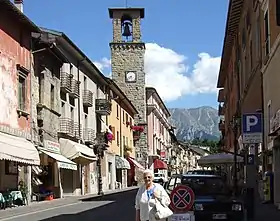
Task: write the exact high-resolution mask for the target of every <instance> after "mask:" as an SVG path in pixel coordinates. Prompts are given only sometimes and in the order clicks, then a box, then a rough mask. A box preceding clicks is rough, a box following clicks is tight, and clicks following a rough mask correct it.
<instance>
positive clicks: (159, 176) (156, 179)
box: [154, 173, 167, 183]
mask: <svg viewBox="0 0 280 221" xmlns="http://www.w3.org/2000/svg"><path fill="white" fill-rule="evenodd" d="M154 182H155V183H165V182H167V177H165V176H164V174H161V173H155V174H154Z"/></svg>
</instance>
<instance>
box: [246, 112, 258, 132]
mask: <svg viewBox="0 0 280 221" xmlns="http://www.w3.org/2000/svg"><path fill="white" fill-rule="evenodd" d="M257 123H258V118H257V117H256V116H255V115H251V116H247V117H246V131H251V127H254V126H256V125H257Z"/></svg>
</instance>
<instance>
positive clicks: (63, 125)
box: [58, 118, 74, 137]
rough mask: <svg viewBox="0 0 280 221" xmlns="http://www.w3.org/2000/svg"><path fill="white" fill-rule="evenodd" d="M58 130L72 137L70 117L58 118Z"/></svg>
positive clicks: (72, 122) (72, 129)
mask: <svg viewBox="0 0 280 221" xmlns="http://www.w3.org/2000/svg"><path fill="white" fill-rule="evenodd" d="M58 132H59V133H60V134H63V135H66V136H69V137H74V121H73V120H72V119H70V118H60V126H59V131H58Z"/></svg>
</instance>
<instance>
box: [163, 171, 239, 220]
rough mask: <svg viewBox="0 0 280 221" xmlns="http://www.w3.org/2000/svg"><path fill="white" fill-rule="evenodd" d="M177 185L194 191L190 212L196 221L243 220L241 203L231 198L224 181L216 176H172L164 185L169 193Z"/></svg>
mask: <svg viewBox="0 0 280 221" xmlns="http://www.w3.org/2000/svg"><path fill="white" fill-rule="evenodd" d="M178 185H187V186H189V187H190V188H192V190H193V191H194V194H195V201H194V205H193V208H192V211H193V212H194V215H195V220H196V221H200V220H202V221H207V220H230V221H231V220H232V221H243V220H244V206H243V202H242V201H240V200H238V199H237V198H235V197H233V196H232V193H231V190H230V188H229V187H228V186H227V185H226V183H225V182H224V179H223V178H222V177H221V176H218V175H193V174H185V175H174V176H172V177H171V178H170V179H169V181H168V183H167V184H166V185H165V187H166V191H167V192H168V193H169V194H170V193H171V191H172V190H173V189H174V188H175V187H177V186H178Z"/></svg>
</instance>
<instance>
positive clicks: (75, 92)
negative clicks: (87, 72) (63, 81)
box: [69, 78, 80, 98]
mask: <svg viewBox="0 0 280 221" xmlns="http://www.w3.org/2000/svg"><path fill="white" fill-rule="evenodd" d="M70 85H71V91H70V93H69V95H70V96H71V97H74V98H78V97H79V95H80V83H79V81H77V80H76V79H74V78H71V81H70Z"/></svg>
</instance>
